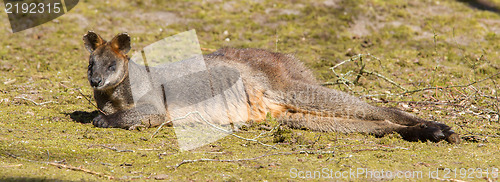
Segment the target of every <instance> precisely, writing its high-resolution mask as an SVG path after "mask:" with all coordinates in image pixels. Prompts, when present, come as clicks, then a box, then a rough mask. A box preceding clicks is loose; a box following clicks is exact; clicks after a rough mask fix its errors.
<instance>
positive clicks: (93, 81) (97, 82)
mask: <svg viewBox="0 0 500 182" xmlns="http://www.w3.org/2000/svg"><path fill="white" fill-rule="evenodd" d="M101 82H102V79H101V78H100V77H94V78H92V79H90V86H92V87H98V86H99V85H100V84H101Z"/></svg>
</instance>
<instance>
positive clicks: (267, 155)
mask: <svg viewBox="0 0 500 182" xmlns="http://www.w3.org/2000/svg"><path fill="white" fill-rule="evenodd" d="M331 153H334V151H298V152H280V153H273V154H264V155H261V156H257V157H253V158H245V159H195V160H182V161H181V162H180V163H178V164H177V165H175V166H167V167H172V168H174V169H177V168H178V167H180V166H181V165H183V164H188V163H195V162H241V161H251V160H257V159H260V158H263V157H269V156H275V155H295V154H331Z"/></svg>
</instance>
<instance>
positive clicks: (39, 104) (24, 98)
mask: <svg viewBox="0 0 500 182" xmlns="http://www.w3.org/2000/svg"><path fill="white" fill-rule="evenodd" d="M14 99H23V100H27V101H30V102H32V103H33V104H35V105H37V106H43V105H45V104H48V103H57V102H54V101H47V102H42V103H38V102H35V101H34V100H32V99H28V98H26V97H14Z"/></svg>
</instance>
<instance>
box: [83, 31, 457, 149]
mask: <svg viewBox="0 0 500 182" xmlns="http://www.w3.org/2000/svg"><path fill="white" fill-rule="evenodd" d="M83 41H84V43H85V48H86V49H87V50H88V51H89V52H90V59H89V65H88V80H89V82H90V85H91V86H92V88H93V89H94V97H95V100H96V102H97V106H98V108H99V109H100V110H101V111H103V113H101V114H100V115H99V116H97V117H96V118H94V119H93V124H94V125H95V126H97V127H118V128H130V127H133V126H135V125H143V126H147V127H154V126H158V125H160V124H162V123H163V122H166V121H168V120H170V119H172V118H169V115H168V114H165V113H168V112H172V111H168V109H167V111H159V110H161V108H162V109H165V108H167V107H165V106H164V105H165V104H167V103H164V101H165V96H164V95H163V96H161V97H160V98H158V97H156V98H155V97H154V96H152V97H151V98H149V97H148V95H147V94H146V95H145V97H143V98H142V100H143V102H141V104H138V103H137V102H134V101H133V96H132V91H131V88H130V87H131V84H130V82H131V81H130V80H131V76H130V75H129V70H132V69H136V68H135V67H136V66H137V65H136V64H131V63H129V62H131V61H130V59H129V58H128V56H127V53H128V52H129V50H130V48H131V47H130V37H129V35H127V34H126V33H122V34H118V35H117V36H115V37H114V38H113V39H112V40H111V41H109V42H107V41H105V40H104V39H102V38H101V37H100V36H99V35H98V34H96V33H94V32H92V31H89V32H88V33H87V34H86V35H85V36H83ZM203 58H204V61H205V62H206V66H207V68H208V72H209V73H210V74H216V75H217V74H218V76H219V77H224V75H231V74H232V75H235V74H234V73H236V75H237V76H238V77H239V79H241V81H242V83H243V84H242V85H243V88H242V89H233V90H232V92H239V93H234V94H239V95H244V96H245V97H244V101H243V102H240V103H239V105H242V104H243V105H244V107H237V109H233V110H231V112H234V113H229V114H234V115H240V116H241V117H239V118H240V119H241V120H244V121H251V120H253V121H262V120H264V119H265V118H266V114H268V113H270V114H271V115H272V116H273V117H275V118H277V119H278V120H280V121H282V123H283V124H285V125H288V126H290V127H292V128H308V129H311V130H314V131H322V132H345V133H349V132H361V133H369V134H374V135H376V136H383V135H385V134H389V133H393V132H397V133H399V134H400V135H401V136H402V138H403V139H405V140H408V141H419V140H420V141H427V140H430V141H433V142H438V141H441V140H446V141H448V142H450V143H459V142H460V137H459V135H458V134H456V133H454V132H453V130H451V127H449V126H447V125H445V124H442V123H438V122H434V121H427V120H424V119H421V118H418V117H416V116H414V115H412V114H409V113H406V112H403V111H401V110H398V109H393V108H384V107H376V106H372V105H369V104H367V103H365V102H364V101H362V100H360V99H359V98H356V97H353V96H351V95H348V94H346V93H343V92H341V91H337V90H333V89H329V88H326V87H322V86H320V85H319V84H317V83H316V80H315V78H314V77H313V75H312V73H311V71H310V70H308V69H307V68H306V67H305V66H304V65H303V64H302V63H301V62H300V61H298V60H297V59H296V58H294V57H293V56H291V55H287V54H280V53H274V52H269V51H266V50H261V49H234V48H223V49H220V50H218V51H216V52H214V53H212V54H208V55H204V56H203ZM151 69H153V68H151ZM225 73H227V74H225ZM204 76H206V74H204V73H199V74H198V73H197V74H192V75H191V76H190V77H191V80H193V79H194V80H196V78H197V77H199V78H202V77H204ZM212 76H213V75H212ZM237 79H238V78H237ZM234 80H235V79H233V78H231V76H229V77H228V78H227V79H226V78H223V79H222V78H221V79H219V82H234ZM193 83H194V82H193ZM223 84H224V83H223ZM228 84H233V83H228ZM167 87H168V86H167ZM175 88H176V87H175V86H171V87H168V88H167V89H166V90H165V88H163V87H162V88H161V89H164V90H159V91H158V90H157V91H154V90H153V92H169V91H172V89H174V90H175ZM158 89H159V88H158ZM178 91H179V89H178ZM177 94H183V92H182V91H180V93H177ZM151 95H161V94H151ZM202 95H203V94H202ZM200 100H203V99H200ZM186 102H193V101H186ZM227 102H228V104H230V105H231V104H233V103H231V102H232V100H228V101H227ZM235 102H236V101H235ZM180 104H182V101H180ZM237 105H238V104H234V106H237ZM159 108H160V109H159ZM238 108H241V109H238ZM162 113H163V114H162ZM242 113H244V114H243V115H242Z"/></svg>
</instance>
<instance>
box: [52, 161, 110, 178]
mask: <svg viewBox="0 0 500 182" xmlns="http://www.w3.org/2000/svg"><path fill="white" fill-rule="evenodd" d="M48 164H49V165H51V166H56V167H59V168H65V169H70V170H73V171H82V172H85V173H89V174H92V175H96V176H99V177H105V178H108V179H115V177H114V176H110V175H106V174H103V173H99V172H95V171H91V170H88V169H85V168H82V167H74V166H70V165H64V164H59V163H54V162H49V163H48Z"/></svg>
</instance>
